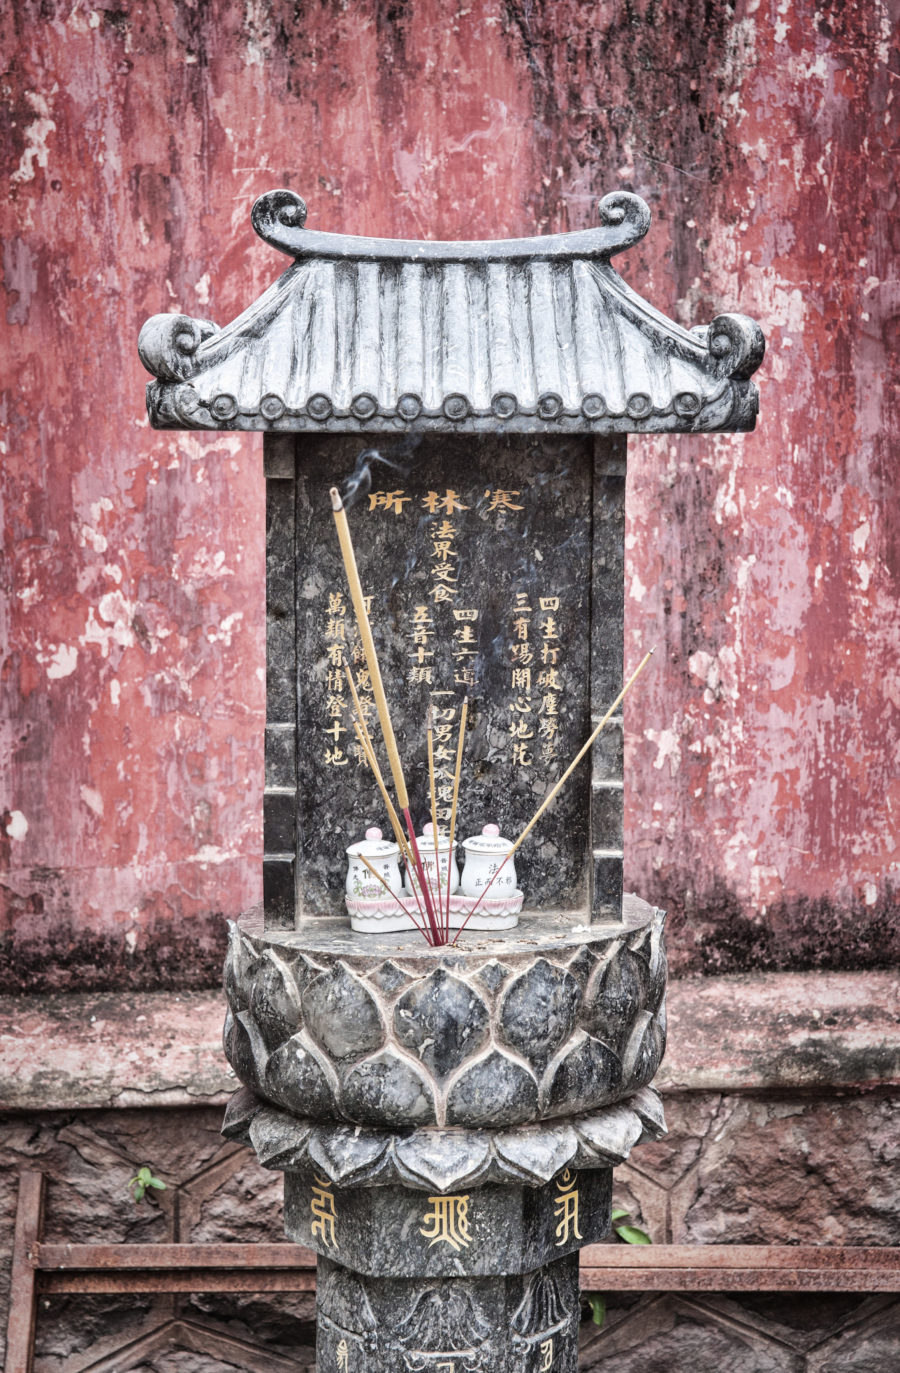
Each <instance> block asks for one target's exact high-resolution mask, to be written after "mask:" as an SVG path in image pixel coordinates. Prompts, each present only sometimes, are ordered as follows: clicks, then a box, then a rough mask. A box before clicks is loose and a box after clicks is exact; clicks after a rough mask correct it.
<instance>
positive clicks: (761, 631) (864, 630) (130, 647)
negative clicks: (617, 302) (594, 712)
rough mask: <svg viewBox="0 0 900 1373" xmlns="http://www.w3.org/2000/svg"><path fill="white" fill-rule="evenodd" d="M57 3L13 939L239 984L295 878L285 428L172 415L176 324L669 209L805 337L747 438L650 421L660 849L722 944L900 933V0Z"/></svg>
mask: <svg viewBox="0 0 900 1373" xmlns="http://www.w3.org/2000/svg"><path fill="white" fill-rule="evenodd" d="M782 9H783V7H781V8H779V6H778V5H776V4H775V3H774V0H768V2H767V0H741V3H738V4H737V5H736V6H735V7H734V9H732V8H731V7H730V6H727V5H722V6H709V7H707V9H706V10H705V11H699V10H697V9H696V7H685V6H684V5H683V4H680V3H676V0H635V3H633V4H631V5H629V6H611V5H584V4H576V3H574V0H556V2H555V3H551V0H529V3H528V4H524V3H519V2H518V0H507V3H500V2H499V0H495V2H493V3H492V2H491V0H476V3H474V4H472V5H470V6H467V7H459V8H458V9H454V8H452V7H451V8H448V7H447V6H445V5H438V4H437V0H402V2H401V3H397V4H393V5H390V6H388V5H383V4H376V3H375V0H348V2H347V3H338V0H328V2H327V3H323V4H321V5H318V6H315V7H303V10H302V12H301V11H299V10H298V9H297V7H295V6H294V5H292V4H287V3H286V2H285V0H269V2H268V3H265V0H264V3H260V4H255V5H253V6H251V7H249V8H248V7H245V6H241V5H236V4H229V3H223V2H222V0H214V2H213V3H210V4H208V5H198V6H195V7H189V6H184V5H181V4H175V3H173V0H162V3H161V4H159V5H157V6H155V7H149V6H145V5H142V4H135V5H122V6H118V7H117V8H104V7H102V6H99V7H96V8H91V9H88V8H85V7H82V6H78V5H76V6H72V5H70V4H67V5H63V4H61V3H56V4H54V3H52V0H51V3H44V4H40V5H39V4H38V3H37V2H36V0H30V2H29V0H22V3H19V4H17V5H14V6H9V7H7V11H6V12H5V13H4V15H3V16H2V18H0V26H2V41H3V47H4V53H5V59H4V65H3V71H4V73H5V74H4V75H3V77H2V78H0V80H2V83H3V87H4V91H3V94H4V103H3V108H4V118H5V120H6V127H5V137H4V140H3V172H4V176H5V180H6V188H7V190H6V199H5V209H4V216H3V228H2V238H3V243H2V261H3V269H4V287H5V312H6V319H7V325H8V327H7V330H6V332H5V336H4V337H3V339H2V341H0V348H2V350H3V367H2V378H3V388H4V389H3V392H2V395H0V405H2V418H3V425H4V437H3V453H2V465H0V484H2V490H3V497H4V502H5V511H6V513H5V532H4V538H5V551H4V560H3V571H2V577H3V603H4V605H3V614H4V616H5V621H4V624H3V626H2V627H0V632H2V635H3V658H2V669H0V692H2V717H3V723H2V730H3V736H2V760H3V761H2V791H0V809H2V820H3V823H2V825H0V866H3V867H4V869H5V872H4V875H3V896H4V906H3V912H2V915H0V959H2V961H3V965H4V967H5V969H6V972H5V977H6V980H7V983H8V985H12V986H24V985H35V984H36V982H39V981H40V980H41V979H43V981H44V982H49V983H51V984H53V983H55V985H59V986H87V985H94V986H97V985H119V984H121V983H122V982H129V983H130V984H131V985H138V986H139V985H144V986H154V985H179V986H186V985H199V984H203V983H209V982H211V981H214V980H215V978H216V977H217V975H218V969H217V960H218V956H219V955H218V951H217V940H218V938H219V929H220V924H221V916H222V915H223V914H224V915H235V914H237V913H238V912H239V911H240V910H241V909H242V908H244V907H246V906H247V905H250V904H252V903H253V902H254V901H255V900H257V899H258V897H259V893H260V861H261V860H260V850H261V801H262V720H263V693H264V685H263V678H262V673H261V672H260V671H259V667H260V665H261V663H262V661H263V651H264V650H263V585H262V578H263V494H262V489H261V487H262V480H261V443H260V441H259V440H258V439H253V438H244V437H241V436H238V435H219V436H211V437H205V436H198V435H192V434H165V435H161V434H153V433H151V432H150V431H149V429H148V426H147V421H146V418H145V415H144V412H143V399H142V393H143V386H144V382H145V380H146V378H145V375H144V374H143V372H142V370H141V368H140V365H139V363H138V361H137V357H136V352H135V339H136V337H137V332H138V329H139V327H140V324H141V323H142V321H143V320H144V318H145V317H146V316H147V315H149V314H151V313H154V312H156V311H157V310H159V309H160V308H164V307H165V305H166V303H168V304H169V305H170V306H171V308H172V309H176V308H177V309H183V310H185V311H186V312H187V313H189V314H194V315H200V316H209V317H211V318H214V319H216V320H217V321H219V322H220V323H221V322H224V321H227V320H228V319H230V318H233V317H234V315H236V314H237V313H238V311H239V310H240V309H241V308H242V307H243V306H244V305H245V304H246V303H247V302H248V301H249V300H251V299H253V298H254V297H255V296H256V295H258V294H259V293H260V292H261V291H262V290H263V288H264V287H265V285H266V284H268V282H269V281H270V280H272V279H273V278H274V276H275V275H276V274H277V273H278V272H279V271H280V270H281V265H282V264H281V261H280V260H279V259H278V258H277V255H275V254H273V253H272V252H271V251H270V250H269V249H267V248H265V247H264V246H263V245H261V244H260V243H259V242H258V241H257V240H256V239H255V237H254V235H253V234H252V231H251V229H250V227H249V222H248V212H249V208H250V205H251V204H252V201H253V199H254V198H255V197H256V196H257V195H258V194H260V193H261V192H262V191H264V190H268V189H270V188H271V187H273V186H277V185H285V186H290V187H293V188H295V189H296V190H298V191H300V192H301V193H302V194H303V195H304V196H305V197H306V198H307V199H308V201H309V204H310V223H313V222H314V223H315V224H316V226H317V227H320V228H325V229H333V230H343V231H347V232H358V233H373V234H386V235H394V236H415V237H429V236H430V237H479V236H484V237H492V236H505V235H515V234H529V233H533V232H538V231H552V230H558V229H570V228H578V227H582V226H584V225H587V224H589V223H590V222H591V218H592V213H593V207H594V204H595V202H596V200H597V198H598V197H599V196H600V195H601V194H602V193H604V192H606V191H608V190H611V189H616V188H619V187H624V188H626V189H632V190H635V191H637V192H638V193H639V194H641V195H642V196H644V197H645V198H646V199H647V200H648V202H649V203H650V205H651V208H652V209H653V212H654V217H655V225H654V228H653V230H652V231H651V233H650V235H649V236H648V238H647V239H646V240H645V241H644V243H643V244H642V245H641V246H640V248H639V249H636V250H634V251H633V252H631V253H629V254H628V255H627V256H626V257H625V258H624V259H622V260H620V261H621V262H622V268H623V271H624V272H625V274H626V276H628V277H629V278H630V279H631V280H632V281H633V282H634V283H635V284H636V285H637V286H638V288H639V289H640V291H641V293H642V294H644V295H645V296H647V297H648V298H649V299H651V300H654V301H656V302H658V303H659V305H660V306H661V307H662V308H664V309H666V310H667V311H671V312H672V313H673V314H674V315H675V317H676V318H678V319H680V320H681V321H683V322H684V323H689V324H694V323H702V322H705V321H708V320H709V319H711V318H713V317H714V315H715V314H716V313H717V312H718V311H719V310H720V309H722V308H737V309H740V310H743V311H745V312H746V313H748V314H750V315H752V316H754V317H756V318H758V319H759V320H760V321H761V322H762V324H763V326H764V328H765V329H766V332H767V334H768V336H769V352H768V356H767V361H766V364H765V365H764V368H763V371H762V373H761V374H760V377H759V381H760V386H761V391H762V407H763V408H762V417H761V423H760V427H759V429H758V430H757V432H756V433H755V434H753V435H748V436H743V437H724V436H718V437H700V438H686V439H670V438H660V439H657V440H651V439H642V440H633V441H632V443H631V445H630V450H629V457H630V463H629V531H628V557H629V566H628V571H627V588H628V597H627V607H628V609H627V614H628V623H627V635H626V641H627V654H628V658H629V660H636V659H637V657H638V656H639V652H640V650H641V649H642V647H645V646H647V645H648V644H649V643H651V642H653V641H655V640H656V639H658V638H659V639H661V640H662V643H663V645H664V647H665V655H663V654H662V653H660V654H658V655H657V660H656V661H658V660H659V659H660V658H662V657H663V656H664V662H663V663H661V664H660V666H659V667H658V668H657V669H656V670H655V675H654V676H653V678H652V680H648V682H647V684H646V685H645V686H644V687H643V688H642V691H641V693H640V695H639V696H636V697H635V698H634V699H633V701H632V702H631V703H630V708H629V712H628V726H629V734H630V744H629V753H628V765H627V766H628V779H629V782H628V787H629V789H628V792H627V795H628V817H627V826H628V828H627V864H628V876H629V877H630V882H631V884H632V885H633V886H634V887H635V888H636V889H637V890H639V891H641V892H642V893H643V894H645V895H647V896H648V897H650V898H652V899H654V900H656V901H658V902H659V903H660V904H662V905H666V906H668V907H669V909H670V910H671V911H672V912H673V916H674V917H675V925H676V930H675V935H674V939H673V943H674V961H675V963H676V966H677V967H678V968H679V969H681V970H686V969H692V968H693V969H701V970H702V969H713V968H732V967H743V966H748V965H750V966H758V965H760V964H762V965H763V966H770V967H791V966H819V965H826V966H841V965H844V966H871V965H873V964H878V963H884V962H887V961H889V960H890V958H891V957H895V958H896V956H897V953H898V935H897V932H896V931H897V922H896V918H895V917H896V913H897V902H898V887H900V847H898V841H897V832H898V819H897V817H898V812H900V766H898V735H900V727H898V711H900V678H898V673H897V667H896V663H897V657H898V647H900V642H898V641H900V622H898V616H897V605H898V589H900V508H898V502H897V496H896V479H895V476H894V470H895V463H896V452H897V442H898V435H897V417H896V416H897V408H896V401H897V396H896V390H897V373H896V366H895V364H894V365H893V366H892V364H891V360H892V359H895V358H896V352H897V343H898V340H900V324H898V321H900V288H898V285H897V278H898V273H897V270H896V262H897V241H896V240H897V230H896V225H897V224H898V223H900V216H898V214H897V205H896V201H897V191H896V188H895V179H894V177H893V174H892V170H891V166H890V152H889V150H890V149H892V148H896V146H897V142H898V130H897V116H896V114H895V112H894V107H895V104H896V102H897V98H898V97H897V96H896V94H895V90H896V87H897V84H898V82H897V77H898V74H900V72H898V54H897V42H896V34H897V32H898V28H900V24H898V20H900V6H898V4H897V3H896V0H891V3H890V4H888V3H885V2H884V0H875V2H874V3H872V0H866V3H861V0H860V2H858V3H849V4H841V5H838V4H836V3H831V4H827V3H826V4H820V5H819V6H818V7H816V6H814V5H813V4H812V3H809V0H804V3H801V4H798V5H793V6H791V7H790V9H789V10H788V11H785V12H784V13H782Z"/></svg>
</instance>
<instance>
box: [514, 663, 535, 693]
mask: <svg viewBox="0 0 900 1373" xmlns="http://www.w3.org/2000/svg"><path fill="white" fill-rule="evenodd" d="M512 689H513V691H530V690H531V668H530V667H515V668H513V675H512Z"/></svg>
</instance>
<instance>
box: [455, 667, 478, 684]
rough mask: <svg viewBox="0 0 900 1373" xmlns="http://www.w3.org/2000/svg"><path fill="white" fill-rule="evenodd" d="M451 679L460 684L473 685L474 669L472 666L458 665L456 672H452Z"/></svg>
mask: <svg viewBox="0 0 900 1373" xmlns="http://www.w3.org/2000/svg"><path fill="white" fill-rule="evenodd" d="M453 680H454V682H456V683H458V684H459V685H460V686H474V685H475V669H474V667H459V668H457V670H456V672H455V673H454V674H453Z"/></svg>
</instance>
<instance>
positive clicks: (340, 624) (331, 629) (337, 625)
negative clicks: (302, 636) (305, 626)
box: [325, 620, 347, 639]
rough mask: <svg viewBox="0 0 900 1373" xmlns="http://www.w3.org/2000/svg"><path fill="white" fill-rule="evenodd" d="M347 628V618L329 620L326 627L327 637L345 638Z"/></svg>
mask: <svg viewBox="0 0 900 1373" xmlns="http://www.w3.org/2000/svg"><path fill="white" fill-rule="evenodd" d="M346 628H347V621H346V620H329V621H328V624H327V625H326V627H325V638H326V639H343V638H344V637H345V631H346Z"/></svg>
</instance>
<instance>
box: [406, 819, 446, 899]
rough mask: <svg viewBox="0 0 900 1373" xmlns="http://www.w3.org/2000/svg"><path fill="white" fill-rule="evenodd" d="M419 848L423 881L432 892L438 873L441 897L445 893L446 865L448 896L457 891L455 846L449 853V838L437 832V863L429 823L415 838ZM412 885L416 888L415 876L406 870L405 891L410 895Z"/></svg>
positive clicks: (432, 832) (432, 829)
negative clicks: (448, 874)
mask: <svg viewBox="0 0 900 1373" xmlns="http://www.w3.org/2000/svg"><path fill="white" fill-rule="evenodd" d="M416 843H417V845H418V848H419V857H420V858H421V860H422V867H423V868H424V869H425V879H426V881H427V882H428V884H429V886H430V887H431V888H432V890H433V889H434V887H435V872H439V873H440V892H441V895H442V896H445V895H446V892H447V865H448V863H449V865H450V895H451V896H452V895H453V893H454V892H455V891H458V890H459V868H458V867H457V864H456V844H454V845H453V852H452V853H451V852H450V836H449V834H442V833H441V831H440V830H438V842H437V863H435V854H434V826H433V825H432V824H431V823H430V822H429V824H427V825H425V826H424V827H423V829H422V833H421V834H420V835H418V837H417V838H416ZM413 883H415V885H416V887H418V885H419V883H418V879H417V878H416V874H415V873H414V872H412V871H411V870H410V869H409V866H408V865H407V870H406V891H407V892H409V893H410V894H412V890H413Z"/></svg>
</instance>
